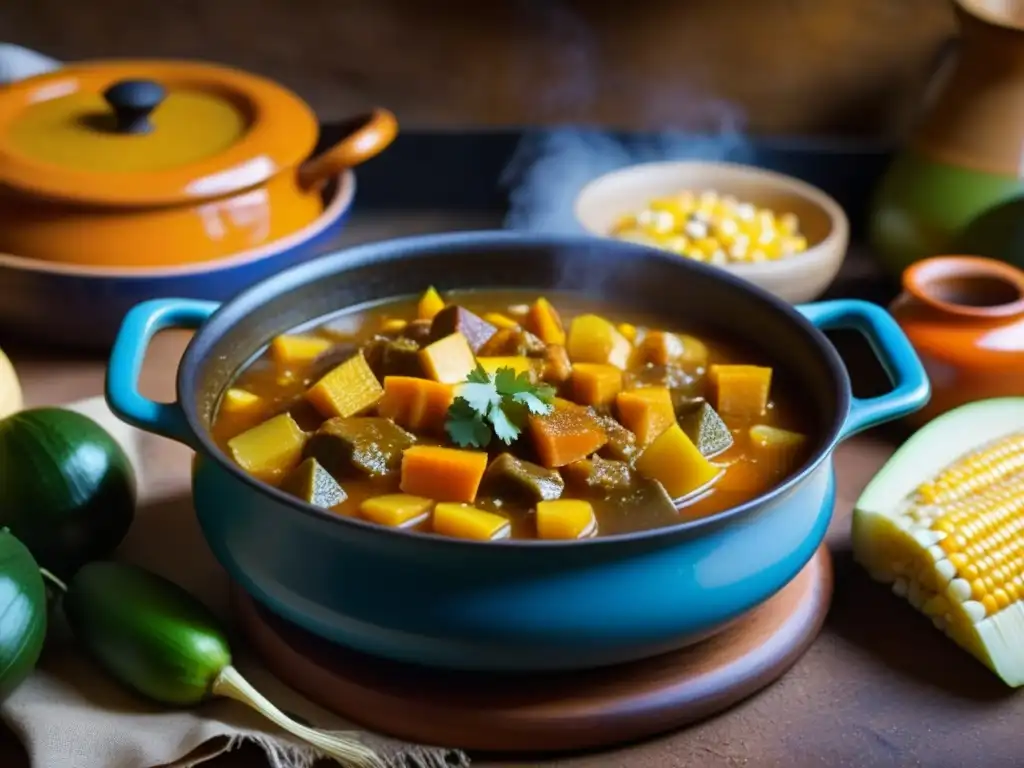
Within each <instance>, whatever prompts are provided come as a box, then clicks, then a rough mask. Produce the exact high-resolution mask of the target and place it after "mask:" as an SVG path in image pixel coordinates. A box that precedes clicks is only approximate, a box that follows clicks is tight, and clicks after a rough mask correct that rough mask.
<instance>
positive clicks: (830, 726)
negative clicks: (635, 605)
mask: <svg viewBox="0 0 1024 768" xmlns="http://www.w3.org/2000/svg"><path fill="white" fill-rule="evenodd" d="M486 223H488V222H486V221H467V220H465V219H458V220H451V219H449V218H445V217H443V216H435V217H422V216H421V217H418V218H409V217H402V218H401V219H388V220H385V221H382V222H369V223H366V222H364V223H362V224H359V225H358V226H353V227H351V228H350V231H349V232H348V233H347V234H346V235H345V242H351V241H354V240H365V239H369V238H373V237H379V236H381V235H385V234H396V233H400V234H406V233H409V232H411V231H425V230H439V229H451V228H464V227H475V226H479V225H480V224H486ZM870 278H871V268H870V265H869V264H868V262H866V261H864V260H863V259H862V258H861V257H859V256H858V257H857V258H853V257H851V259H850V264H849V265H848V267H847V270H846V272H845V274H844V277H843V281H844V282H843V284H844V285H845V286H847V288H850V287H852V286H855V285H861V284H867V283H869V282H870ZM844 292H846V291H845V290H844ZM186 341H187V338H186V337H185V336H183V335H182V334H180V333H178V334H166V335H163V336H161V337H159V338H158V339H157V340H156V342H155V343H154V346H153V348H152V352H151V354H150V356H149V358H148V360H147V364H146V368H145V371H144V374H143V386H144V389H145V391H146V393H147V394H149V395H150V396H154V397H159V398H165V399H166V398H169V397H170V395H171V394H172V391H173V376H174V371H175V366H176V362H177V357H178V356H179V355H180V353H181V350H182V349H183V347H184V344H185V343H186ZM10 352H11V357H12V358H13V360H14V362H15V366H16V368H17V370H18V372H19V375H20V376H21V378H22V382H23V385H24V388H25V393H26V399H27V401H28V403H29V405H40V404H52V403H61V402H67V401H70V400H74V399H78V398H82V397H89V396H93V395H98V394H101V393H102V388H103V372H104V364H105V361H104V360H103V359H101V358H98V357H78V356H74V357H73V356H67V355H64V356H56V355H54V354H48V353H46V352H44V351H39V350H28V349H19V348H17V347H14V348H12V349H11V350H10ZM848 363H849V364H850V365H851V367H853V368H856V369H857V370H855V371H854V373H857V372H858V371H859V370H860V367H861V365H862V363H861V362H856V363H853V362H852V361H850V360H849V359H848ZM892 447H893V438H892V437H890V436H888V435H887V434H882V433H879V432H877V431H876V432H873V433H868V434H867V435H864V436H860V437H857V438H854V439H852V440H850V441H848V442H847V443H846V444H844V445H842V446H841V447H840V448H839V450H838V451H837V453H836V456H835V463H836V470H837V478H838V504H837V508H836V514H835V518H834V520H833V523H832V526H831V528H830V531H829V535H828V544H829V546H830V548H831V551H832V553H833V559H834V565H835V596H834V599H833V604H832V608H831V611H830V614H829V617H828V620H827V622H826V625H825V628H824V630H823V632H822V634H821V636H820V637H819V639H818V640H817V642H816V643H815V644H814V646H813V647H812V648H811V650H810V651H809V652H808V653H807V654H806V655H805V656H804V657H803V659H802V660H801V661H799V662H798V663H797V665H796V666H795V667H794V668H793V669H792V670H791V671H790V672H789V673H788V674H787V675H786V676H785V677H783V679H782V680H780V681H779V682H778V683H776V684H774V685H772V686H771V687H770V688H768V689H767V690H766V691H764V692H762V693H761V694H760V695H758V696H756V697H754V698H753V699H751V700H749V701H747V702H745V703H744V704H741V705H740V706H738V707H735V708H734V709H732V710H731V711H729V712H727V713H725V714H723V715H721V716H719V717H717V718H715V719H713V720H710V721H708V722H706V723H704V724H701V725H698V726H696V727H693V728H690V729H688V730H686V731H683V732H680V733H676V734H670V735H667V736H664V737H661V738H657V739H654V740H651V741H648V742H645V743H643V744H639V745H634V746H632V747H629V748H625V749H619V750H615V751H613V752H605V753H602V754H595V755H585V756H572V757H561V758H558V759H552V760H544V759H540V758H538V759H530V760H522V759H517V760H514V761H508V762H506V763H504V764H506V765H507V764H513V765H517V766H522V765H531V766H532V765H536V766H559V767H561V768H570V767H572V768H598V767H600V768H617V767H618V766H621V767H622V768H626V766H628V767H629V768H646V767H647V766H650V768H674V767H675V766H679V767H682V766H691V767H695V768H696V767H699V768H739V767H740V766H742V767H744V768H769V767H770V766H780V767H782V766H785V767H786V768H791V767H792V768H801V767H802V766H819V765H820V766H829V768H840V767H841V766H849V767H850V768H854V767H855V768H882V767H883V766H885V767H889V766H892V767H893V768H896V767H898V768H907V767H908V766H927V767H928V768H955V767H956V768H959V767H961V766H962V767H963V768H999V767H1001V766H1006V768H1011V767H1012V766H1021V765H1024V747H1022V746H1021V738H1020V729H1021V724H1022V723H1024V695H1017V694H1015V693H1014V692H1012V691H1009V690H1007V689H1006V688H1005V687H1003V686H1002V685H1001V684H1000V683H999V682H998V681H997V680H996V679H995V678H994V676H993V675H992V674H991V673H989V672H988V670H986V669H985V668H983V667H982V666H981V665H980V664H978V663H976V662H975V661H974V660H973V659H971V658H970V657H969V656H967V655H966V654H964V653H963V652H961V651H960V650H959V649H957V648H956V647H955V646H954V645H953V644H952V643H951V642H950V641H948V640H947V639H946V638H945V637H944V636H942V635H941V634H940V633H939V632H937V631H935V630H934V629H933V628H932V626H931V624H930V623H929V622H927V621H925V620H923V619H921V618H919V617H918V616H917V615H916V614H915V613H914V612H913V610H912V609H910V607H909V606H908V605H906V604H904V603H902V602H901V601H899V600H897V599H896V598H895V597H894V596H892V595H891V594H890V593H889V592H888V590H886V589H885V588H884V587H881V586H879V585H876V584H873V583H872V582H871V581H870V580H869V579H868V578H867V577H866V576H865V575H864V573H863V572H862V571H861V570H860V569H859V568H858V567H857V566H856V565H855V564H854V563H853V562H852V560H851V557H850V551H849V522H850V510H851V507H852V505H853V503H854V501H855V500H856V498H857V495H858V494H859V492H860V490H861V489H862V488H863V487H864V485H865V483H866V482H867V481H868V479H869V478H870V477H871V475H872V474H873V473H874V472H875V471H876V470H877V468H878V467H879V466H880V465H881V464H882V462H884V461H885V459H886V457H887V456H888V455H889V453H890V452H891V450H892ZM153 450H156V451H158V452H159V454H160V461H159V462H157V463H158V464H159V466H160V470H159V472H155V473H152V474H151V475H150V476H149V477H148V479H147V482H148V483H151V484H158V485H159V486H160V491H161V495H166V494H170V495H174V494H177V495H181V496H186V495H187V493H188V471H189V454H188V452H187V451H185V450H182V449H181V448H180V446H175V445H172V444H170V443H169V442H167V441H159V440H157V441H155V442H154V444H153ZM499 764H502V763H501V762H500V761H498V760H494V759H490V758H478V759H477V760H475V761H474V765H481V766H497V765H499ZM28 765H29V764H28V761H27V759H26V758H25V756H24V753H23V752H22V751H21V749H20V747H19V746H18V744H17V743H16V742H15V740H14V738H13V736H12V734H10V733H9V732H8V731H6V730H5V729H3V728H2V726H0V766H3V767H4V768H28ZM209 765H210V767H211V768H265V766H266V761H265V760H264V759H263V758H262V756H261V755H260V753H259V752H258V751H256V750H254V749H242V750H239V751H238V752H235V753H232V754H231V755H228V756H226V757H225V758H222V759H220V760H218V761H215V762H214V763H210V764H209ZM33 768H49V767H48V766H33ZM139 768H145V767H143V766H140V767H139Z"/></svg>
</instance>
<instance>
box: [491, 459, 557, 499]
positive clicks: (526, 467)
mask: <svg viewBox="0 0 1024 768" xmlns="http://www.w3.org/2000/svg"><path fill="white" fill-rule="evenodd" d="M482 487H483V491H484V493H485V494H487V495H488V496H495V497H498V498H514V499H517V500H520V501H526V502H527V503H531V504H536V503H537V502H538V501H551V500H553V499H557V498H558V497H559V496H561V495H562V491H563V490H564V489H565V481H564V480H562V476H561V475H560V474H558V472H557V471H555V470H553V469H545V468H544V467H542V466H540V465H538V464H534V463H533V462H530V461H524V460H523V459H520V458H517V457H515V456H513V455H512V454H511V453H503V454H501V455H499V456H498V457H497V458H496V459H494V461H492V462H491V463H490V465H489V466H488V467H487V471H486V472H485V473H484V479H483V486H482Z"/></svg>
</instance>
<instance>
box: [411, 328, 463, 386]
mask: <svg viewBox="0 0 1024 768" xmlns="http://www.w3.org/2000/svg"><path fill="white" fill-rule="evenodd" d="M419 358H420V365H422V366H423V370H424V371H425V372H426V374H427V377H428V378H431V379H433V380H434V381H440V382H441V383H443V384H459V383H461V382H462V381H464V380H465V378H466V377H467V376H468V375H469V372H470V371H472V370H473V369H474V368H475V367H476V358H475V357H474V356H473V350H472V348H470V346H469V342H468V341H466V337H465V336H463V335H462V334H461V333H458V332H456V333H452V334H449V335H448V336H445V337H444V338H442V339H438V340H437V341H435V342H434V343H433V344H429V345H428V346H426V347H424V348H423V349H421V350H420V354H419Z"/></svg>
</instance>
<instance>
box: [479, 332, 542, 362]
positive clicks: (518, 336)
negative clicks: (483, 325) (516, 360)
mask: <svg viewBox="0 0 1024 768" xmlns="http://www.w3.org/2000/svg"><path fill="white" fill-rule="evenodd" d="M546 351H547V345H546V344H545V343H544V342H543V341H541V340H540V339H538V338H537V337H536V336H534V335H533V334H532V333H530V332H529V331H524V330H523V329H522V328H501V329H500V330H498V331H497V332H496V333H495V334H494V335H493V336H491V338H489V339H488V340H487V343H485V344H484V345H483V346H482V347H480V349H479V351H478V353H479V354H480V355H481V356H482V357H543V356H544V353H545V352H546Z"/></svg>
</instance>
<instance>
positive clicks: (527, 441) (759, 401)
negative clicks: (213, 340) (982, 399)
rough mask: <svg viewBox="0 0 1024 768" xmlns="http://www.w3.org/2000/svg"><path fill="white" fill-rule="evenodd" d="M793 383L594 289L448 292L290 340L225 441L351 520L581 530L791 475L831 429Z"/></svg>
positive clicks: (271, 479) (236, 388)
mask: <svg viewBox="0 0 1024 768" xmlns="http://www.w3.org/2000/svg"><path fill="white" fill-rule="evenodd" d="M625 320H629V321H630V322H625ZM786 389H787V388H786V386H785V382H784V381H780V377H779V376H777V375H776V371H774V370H773V368H772V367H771V365H770V361H765V360H761V359H760V358H759V356H758V355H757V354H755V353H753V352H751V351H748V350H741V349H740V348H738V347H735V346H734V345H731V344H728V343H725V342H723V341H721V340H719V339H712V338H709V337H707V336H701V337H700V338H698V337H697V336H694V335H689V334H687V333H684V332H682V329H669V328H663V327H659V326H658V325H656V324H655V323H651V322H648V321H647V319H646V318H639V317H630V318H621V317H618V316H616V315H615V314H614V313H610V312H608V311H607V307H602V306H600V305H598V304H596V302H592V301H588V300H586V299H581V298H580V297H578V296H559V295H552V296H549V297H543V296H541V297H537V296H532V295H524V294H522V293H519V292H497V291H479V292H464V293H459V294H451V295H447V296H442V295H441V294H439V293H438V292H437V291H435V290H434V289H433V288H431V289H429V290H427V291H426V292H425V293H424V294H423V296H422V297H420V298H419V299H418V300H414V301H404V302H391V303H386V304H381V305H377V306H374V307H371V308H361V309H358V310H355V311H351V312H347V313H345V314H342V315H339V316H336V317H334V318H331V319H328V320H327V321H326V322H322V323H321V324H320V325H317V326H315V327H310V328H308V329H299V330H296V331H294V332H291V333H288V334H285V335H282V336H279V337H277V338H275V339H274V340H273V341H272V342H271V344H270V345H269V347H268V348H267V349H266V350H265V351H264V352H263V353H262V354H261V355H260V356H259V357H257V358H256V359H255V360H254V361H253V362H252V363H251V364H249V365H248V366H246V367H245V368H244V369H243V370H242V372H241V373H240V375H239V376H238V377H237V379H236V380H235V381H234V382H233V384H232V386H231V388H230V389H228V390H227V392H226V393H225V394H224V395H223V397H222V399H221V402H220V405H219V407H218V411H217V415H216V418H215V420H214V425H213V434H214V437H215V439H216V440H217V442H218V443H219V444H220V446H221V447H222V448H223V449H224V450H225V452H226V453H227V454H228V455H229V456H230V457H231V458H232V459H233V460H234V461H235V462H236V463H237V464H238V465H239V466H240V467H241V468H242V469H243V470H245V471H246V472H248V473H249V474H251V475H253V476H255V477H257V478H259V479H261V480H263V481H265V482H268V483H271V484H273V485H276V486H278V487H280V488H281V489H282V490H284V491H286V492H287V493H291V494H293V495H295V496H297V497H299V498H301V499H303V500H305V501H306V502H308V503H310V504H313V505H316V506H320V507H324V508H328V509H330V510H332V511H333V512H334V513H336V514H339V515H349V516H353V517H360V518H363V519H365V520H369V521H371V522H374V523H376V524H379V525H383V526H394V527H406V528H416V529H420V530H423V531H432V532H434V533H437V534H440V535H444V536H452V537H457V538H466V539H476V540H492V539H502V538H508V537H512V538H525V539H529V538H542V539H578V538H585V537H590V536H602V535H612V534H621V533H628V532H632V531H638V530H645V529H650V528H657V527H661V526H667V525H672V524H675V523H679V522H682V521H684V520H689V519H693V518H697V517H702V516H706V515H710V514H714V513H716V512H720V511H722V510H725V509H728V508H730V507H733V506H735V505H737V504H740V503H742V502H744V501H747V500H749V499H751V498H754V497H756V496H758V495H760V494H762V493H764V492H765V491H767V490H769V489H770V488H772V487H773V486H775V485H777V484H778V483H779V482H781V481H782V480H784V479H785V478H786V477H787V476H788V475H789V474H791V473H792V472H794V471H795V470H796V469H798V468H799V466H800V465H801V464H802V463H803V462H804V461H805V460H806V458H807V456H808V454H809V452H810V449H811V447H812V444H811V440H810V439H809V438H810V435H811V432H812V429H813V426H812V425H811V424H810V423H809V422H808V421H807V419H806V418H805V416H804V414H802V413H801V411H800V409H799V407H798V406H797V404H796V402H795V401H794V400H793V399H791V398H794V397H795V396H796V393H793V392H787V391H786Z"/></svg>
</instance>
